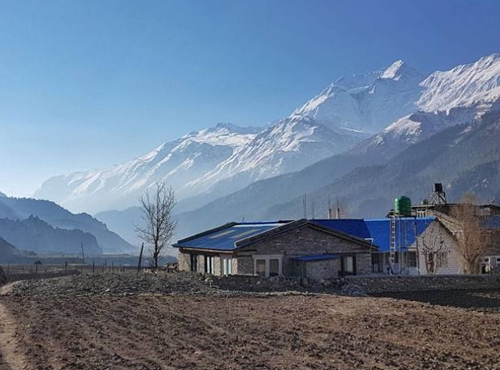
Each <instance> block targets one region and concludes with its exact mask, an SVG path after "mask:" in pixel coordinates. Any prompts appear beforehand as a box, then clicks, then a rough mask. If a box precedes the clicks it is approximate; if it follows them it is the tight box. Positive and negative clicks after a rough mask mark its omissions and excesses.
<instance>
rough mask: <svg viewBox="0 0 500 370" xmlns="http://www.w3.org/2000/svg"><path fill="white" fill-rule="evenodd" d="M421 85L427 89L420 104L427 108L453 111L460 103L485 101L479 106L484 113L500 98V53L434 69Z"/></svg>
mask: <svg viewBox="0 0 500 370" xmlns="http://www.w3.org/2000/svg"><path fill="white" fill-rule="evenodd" d="M421 86H422V87H423V88H424V92H423V94H422V96H421V97H420V99H419V100H418V102H417V105H418V107H419V108H420V109H421V110H423V111H428V112H438V111H446V112H449V111H450V110H451V109H453V108H456V107H471V106H477V105H482V106H481V107H478V108H480V110H479V111H478V113H479V114H481V113H482V112H484V111H486V110H488V109H490V108H491V107H492V106H493V103H495V102H496V101H498V100H499V99H500V54H491V55H489V56H487V57H483V58H481V59H479V60H478V61H476V62H475V63H470V64H464V65H459V66H457V67H455V68H452V69H450V70H449V71H445V72H441V71H438V72H434V73H432V74H431V75H430V76H429V77H428V78H426V79H425V80H424V81H423V82H422V83H421Z"/></svg>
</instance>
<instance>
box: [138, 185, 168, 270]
mask: <svg viewBox="0 0 500 370" xmlns="http://www.w3.org/2000/svg"><path fill="white" fill-rule="evenodd" d="M140 203H141V206H140V207H141V219H142V225H140V226H136V232H137V235H138V236H139V238H140V239H142V240H143V241H144V242H145V243H146V244H147V245H149V247H150V251H151V255H152V257H153V268H157V267H158V259H159V257H160V256H161V254H162V251H163V249H164V248H165V247H166V246H167V245H168V243H169V242H170V239H172V236H173V235H174V231H175V227H176V226H177V222H176V221H175V220H174V218H173V209H174V207H175V203H176V202H175V193H174V190H173V189H172V188H171V187H170V186H168V187H167V186H166V185H165V184H164V183H156V185H155V188H154V190H153V192H152V194H150V192H149V191H146V192H145V193H144V195H143V196H142V197H141V198H140Z"/></svg>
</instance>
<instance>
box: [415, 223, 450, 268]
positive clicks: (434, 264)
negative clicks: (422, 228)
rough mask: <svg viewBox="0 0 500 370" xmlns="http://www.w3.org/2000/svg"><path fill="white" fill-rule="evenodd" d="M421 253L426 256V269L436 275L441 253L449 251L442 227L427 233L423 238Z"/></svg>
mask: <svg viewBox="0 0 500 370" xmlns="http://www.w3.org/2000/svg"><path fill="white" fill-rule="evenodd" d="M421 241H422V244H421V246H420V253H422V255H423V256H424V262H425V270H426V271H427V273H428V274H429V275H434V274H435V273H436V272H437V269H438V267H439V260H440V258H441V254H442V253H444V252H446V251H447V246H446V244H445V241H444V238H443V235H442V232H441V228H439V229H438V231H437V232H431V233H426V234H425V235H424V236H423V238H422V239H421Z"/></svg>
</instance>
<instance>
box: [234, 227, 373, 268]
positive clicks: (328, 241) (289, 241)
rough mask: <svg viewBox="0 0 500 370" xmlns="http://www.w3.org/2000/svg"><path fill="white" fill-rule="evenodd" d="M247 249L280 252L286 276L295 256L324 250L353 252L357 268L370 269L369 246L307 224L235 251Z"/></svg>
mask: <svg viewBox="0 0 500 370" xmlns="http://www.w3.org/2000/svg"><path fill="white" fill-rule="evenodd" d="M250 251H251V254H253V255H283V274H284V275H285V276H291V275H294V273H295V271H296V266H295V260H294V259H293V258H294V257H298V256H303V255H315V254H325V253H330V254H336V253H345V254H350V253H352V254H353V255H354V254H355V255H356V263H357V266H356V267H357V270H358V271H360V270H359V269H360V268H361V270H362V271H363V273H369V272H371V259H370V258H371V257H370V255H369V251H368V248H364V247H363V246H361V245H360V244H358V243H356V242H354V241H350V240H348V239H343V238H340V237H337V236H335V235H332V234H330V233H327V232H323V231H320V230H317V229H315V228H313V227H311V226H309V225H304V226H302V227H297V228H295V229H291V230H287V231H286V232H284V233H282V234H278V235H275V236H272V237H270V238H269V239H264V240H262V241H258V242H256V243H255V244H251V245H249V246H248V247H244V248H241V249H240V250H238V252H237V253H236V255H237V256H239V255H240V254H243V255H248V252H250ZM358 261H359V263H358ZM246 273H248V272H247V271H246V269H245V272H243V269H242V270H240V268H239V266H238V274H246ZM252 273H253V264H252Z"/></svg>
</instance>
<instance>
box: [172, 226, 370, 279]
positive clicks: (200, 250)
mask: <svg viewBox="0 0 500 370" xmlns="http://www.w3.org/2000/svg"><path fill="white" fill-rule="evenodd" d="M347 231H348V230H347V229H346V230H337V229H334V228H330V227H327V226H324V225H322V224H320V223H317V222H315V221H311V220H305V219H302V220H297V221H271V222H252V223H249V222H243V223H236V222H233V223H228V224H225V225H222V226H220V227H217V228H215V229H211V230H207V231H205V232H202V233H199V234H196V235H193V236H191V237H189V238H185V239H182V240H179V241H178V242H177V243H175V244H174V245H173V246H174V247H175V248H178V250H179V269H180V270H189V271H196V272H202V273H206V274H216V275H230V274H239V275H262V276H274V275H283V276H301V277H307V278H308V279H314V280H321V279H325V278H328V277H334V276H335V277H336V276H339V275H346V274H366V273H370V271H371V256H370V252H371V251H372V250H374V249H375V250H376V248H377V247H376V246H375V245H374V244H373V243H372V242H371V241H370V240H366V238H364V237H362V236H359V235H355V234H352V233H349V232H347Z"/></svg>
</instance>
